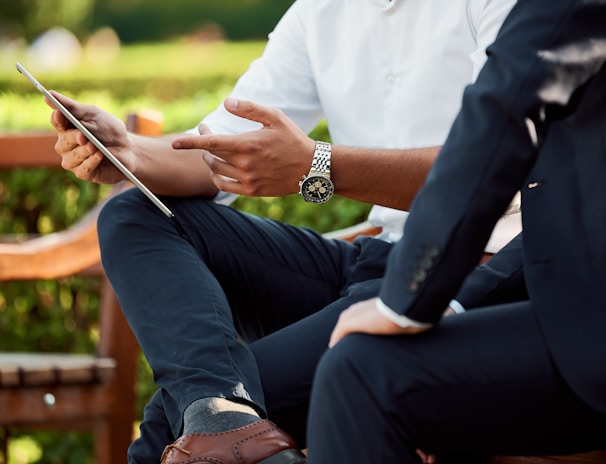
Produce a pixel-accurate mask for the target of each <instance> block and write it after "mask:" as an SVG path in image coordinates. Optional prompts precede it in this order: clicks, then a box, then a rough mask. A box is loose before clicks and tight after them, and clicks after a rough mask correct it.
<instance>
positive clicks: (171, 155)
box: [131, 134, 217, 197]
mask: <svg viewBox="0 0 606 464" xmlns="http://www.w3.org/2000/svg"><path fill="white" fill-rule="evenodd" d="M178 135H181V134H175V135H166V136H163V137H158V138H150V137H142V136H138V135H134V134H131V141H132V143H133V147H134V151H135V153H136V154H137V156H136V166H133V167H132V169H133V171H134V174H135V175H136V176H137V177H138V178H139V179H140V180H141V181H142V182H143V183H144V184H146V185H147V186H148V188H149V189H150V190H152V191H153V192H155V193H157V194H159V195H171V196H194V195H202V196H206V197H213V196H215V195H216V194H217V188H216V187H215V185H214V184H213V183H212V182H211V180H210V176H209V169H208V166H207V165H206V163H204V160H203V158H202V151H201V150H198V149H192V150H175V149H173V148H172V146H171V142H172V140H173V139H175V138H176V137H177V136H178Z"/></svg>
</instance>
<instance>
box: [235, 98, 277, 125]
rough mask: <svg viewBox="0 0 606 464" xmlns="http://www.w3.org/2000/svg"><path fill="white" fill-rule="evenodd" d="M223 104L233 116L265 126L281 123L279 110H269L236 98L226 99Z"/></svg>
mask: <svg viewBox="0 0 606 464" xmlns="http://www.w3.org/2000/svg"><path fill="white" fill-rule="evenodd" d="M223 104H224V106H225V109H226V110H227V111H229V112H230V113H231V114H233V115H235V116H239V117H241V118H244V119H248V120H250V121H255V122H259V123H261V124H263V125H264V126H272V125H274V124H275V123H276V122H278V121H279V116H278V114H277V112H278V110H276V109H275V108H269V107H267V106H263V105H259V104H257V103H254V102H251V101H248V100H238V99H237V98H234V97H228V98H226V99H225V102H224V103H223Z"/></svg>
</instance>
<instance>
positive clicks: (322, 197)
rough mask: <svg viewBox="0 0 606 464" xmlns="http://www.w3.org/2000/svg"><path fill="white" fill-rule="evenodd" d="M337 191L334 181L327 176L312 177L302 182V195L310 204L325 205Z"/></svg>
mask: <svg viewBox="0 0 606 464" xmlns="http://www.w3.org/2000/svg"><path fill="white" fill-rule="evenodd" d="M334 191H335V186H334V185H333V183H332V181H331V180H330V179H329V178H328V177H325V176H310V177H307V178H306V179H305V180H303V181H302V182H301V195H303V199H304V200H305V201H308V202H310V203H324V202H326V201H328V200H330V197H332V194H333V193H334Z"/></svg>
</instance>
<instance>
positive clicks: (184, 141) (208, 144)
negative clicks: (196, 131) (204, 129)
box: [172, 134, 241, 152]
mask: <svg viewBox="0 0 606 464" xmlns="http://www.w3.org/2000/svg"><path fill="white" fill-rule="evenodd" d="M172 145H173V148H174V149H176V150H180V149H192V148H197V149H200V150H207V151H210V152H224V151H235V150H237V149H238V148H239V147H240V146H241V143H240V140H239V136H238V135H226V134H207V135H184V136H180V137H177V138H176V139H174V140H173V142H172Z"/></svg>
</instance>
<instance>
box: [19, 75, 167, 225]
mask: <svg viewBox="0 0 606 464" xmlns="http://www.w3.org/2000/svg"><path fill="white" fill-rule="evenodd" d="M16 66H17V70H18V71H19V72H20V73H22V74H23V75H24V76H25V77H26V78H27V79H28V80H29V81H30V82H31V83H32V84H33V85H34V86H35V87H36V88H37V89H38V91H40V93H42V94H43V95H44V96H45V97H46V98H47V100H48V101H49V102H50V103H51V104H52V105H53V106H54V107H55V108H57V109H58V110H59V111H60V112H61V114H63V116H65V117H66V118H67V120H68V121H69V122H70V123H72V125H73V126H74V127H75V128H76V129H78V130H79V131H80V132H82V134H84V136H85V137H86V138H87V139H88V140H89V141H90V142H91V143H92V144H93V145H94V146H95V147H96V148H97V149H98V150H99V151H100V152H101V153H103V155H104V156H105V157H106V158H107V159H108V160H109V161H111V163H112V164H113V165H114V166H116V168H117V169H118V170H119V171H120V172H121V173H122V174H124V176H125V177H126V178H127V179H128V180H130V181H131V182H132V183H133V184H134V185H135V186H136V187H137V188H139V190H141V191H142V192H143V193H144V194H145V196H147V197H148V198H149V199H150V201H151V202H152V203H154V204H155V205H156V206H157V207H158V208H159V209H160V210H161V211H162V212H163V213H164V214H165V215H166V216H168V217H170V218H172V217H174V214H173V212H172V211H171V210H170V209H169V208H168V207H167V206H166V205H165V204H164V203H162V201H160V199H159V198H158V197H157V196H156V195H154V193H153V192H151V191H150V190H149V189H148V188H147V187H146V186H145V185H144V184H143V183H142V182H141V181H140V180H139V179H138V178H137V177H136V176H135V175H134V174H133V173H132V172H131V171H129V170H128V168H126V166H124V164H122V162H121V161H120V160H119V159H118V158H116V157H115V156H114V155H113V154H112V153H111V152H110V151H109V150H108V148H107V147H106V146H105V145H103V144H102V143H101V142H100V141H99V139H97V137H95V135H94V134H93V133H92V132H90V131H89V130H88V129H87V128H86V127H85V126H84V125H83V124H82V123H81V122H80V121H79V120H78V118H76V117H75V116H74V115H73V114H72V113H71V112H70V111H69V110H68V109H67V108H65V106H64V105H62V104H61V102H60V101H59V100H57V98H55V97H54V96H53V94H51V93H50V92H49V91H48V90H47V89H46V88H44V86H43V85H42V84H40V82H38V80H37V79H36V78H35V77H33V75H32V74H31V73H30V72H29V71H27V70H26V69H25V68H24V67H23V66H22V65H21V64H20V63H16Z"/></svg>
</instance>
